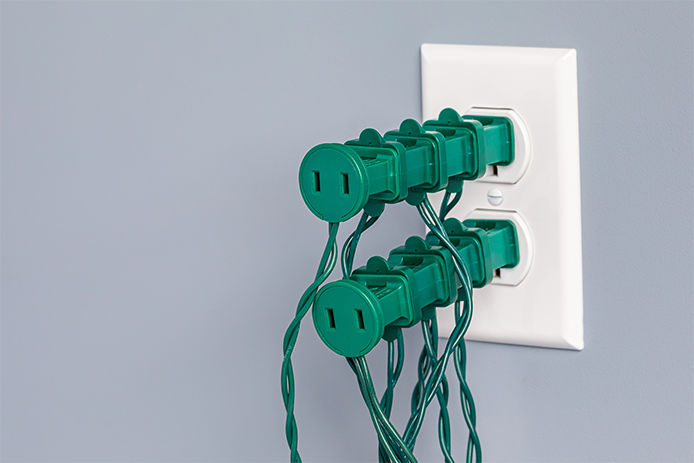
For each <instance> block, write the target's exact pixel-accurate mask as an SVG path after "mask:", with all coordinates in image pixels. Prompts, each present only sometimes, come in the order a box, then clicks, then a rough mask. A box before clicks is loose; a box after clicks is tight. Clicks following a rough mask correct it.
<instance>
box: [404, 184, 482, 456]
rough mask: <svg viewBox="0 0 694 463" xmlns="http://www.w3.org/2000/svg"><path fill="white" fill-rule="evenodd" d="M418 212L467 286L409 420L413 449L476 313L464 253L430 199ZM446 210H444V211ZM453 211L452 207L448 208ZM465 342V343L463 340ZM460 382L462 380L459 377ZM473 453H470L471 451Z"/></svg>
mask: <svg viewBox="0 0 694 463" xmlns="http://www.w3.org/2000/svg"><path fill="white" fill-rule="evenodd" d="M417 209H418V211H419V212H420V215H421V216H422V219H423V220H424V222H425V223H426V225H427V226H428V227H429V229H430V230H431V231H432V232H433V233H434V234H435V235H436V236H437V237H438V238H439V239H440V240H441V242H442V244H443V245H444V246H445V247H447V248H448V249H449V251H451V254H452V255H453V259H454V266H455V270H456V274H457V276H458V278H459V280H460V281H461V283H462V285H463V291H462V292H461V293H462V294H461V298H462V300H463V302H464V303H465V306H464V307H465V310H464V312H463V313H462V314H461V316H460V317H459V318H457V323H456V326H455V328H454V330H453V333H452V334H451V337H450V338H449V340H448V343H447V344H446V348H445V349H444V352H443V354H442V356H441V357H440V359H439V361H438V362H437V364H436V366H435V368H434V369H433V372H432V374H431V375H430V377H429V379H428V381H427V383H426V387H425V394H424V400H422V401H421V403H420V404H419V405H418V407H417V410H416V411H415V413H413V414H412V416H411V417H410V420H409V421H408V424H407V427H406V429H405V433H404V437H405V441H406V443H407V444H408V447H409V448H414V443H415V441H416V437H417V434H418V433H419V430H420V429H421V424H422V421H423V418H424V413H425V410H426V407H427V406H428V404H429V402H430V401H431V399H432V398H433V395H434V394H435V393H436V390H437V389H438V387H439V386H438V385H439V384H440V382H441V380H442V377H443V376H444V372H445V367H446V365H447V362H448V359H449V357H450V355H451V352H453V351H456V350H457V349H458V345H459V344H460V343H461V341H462V339H463V335H464V334H465V332H466V331H467V328H468V326H469V323H470V320H471V316H472V312H471V310H470V309H471V305H470V304H471V301H472V294H471V290H472V284H471V279H470V276H469V271H468V270H467V267H466V266H465V263H464V261H463V260H462V258H461V257H460V254H459V253H458V251H457V249H456V248H455V247H454V246H453V244H452V243H451V242H450V240H449V239H448V236H447V234H446V232H445V230H444V228H443V225H442V224H441V221H440V220H439V218H438V217H437V216H436V214H435V213H434V212H433V209H432V207H431V204H430V203H429V201H428V199H427V198H426V197H425V199H424V201H423V202H422V204H420V205H419V206H418V207H417ZM443 210H444V209H442V211H443ZM448 210H450V207H449V208H448ZM463 342H464V341H463ZM459 379H460V378H459ZM462 379H463V382H462V383H461V386H462V387H463V388H464V389H467V390H468V391H469V388H466V387H465V386H466V385H467V383H466V382H464V375H463V378H462ZM467 398H469V400H471V396H469V394H468V396H467ZM469 412H470V408H469V407H468V406H463V414H464V415H469ZM466 423H467V424H468V429H469V431H470V435H471V436H472V439H473V441H478V439H477V432H476V430H475V427H474V422H473V421H472V420H470V419H469V416H466ZM478 449H479V446H477V447H476V450H478ZM468 453H469V452H468ZM469 456H470V455H469ZM476 456H477V460H478V461H479V460H480V458H481V453H480V452H479V451H478V452H477V455H476Z"/></svg>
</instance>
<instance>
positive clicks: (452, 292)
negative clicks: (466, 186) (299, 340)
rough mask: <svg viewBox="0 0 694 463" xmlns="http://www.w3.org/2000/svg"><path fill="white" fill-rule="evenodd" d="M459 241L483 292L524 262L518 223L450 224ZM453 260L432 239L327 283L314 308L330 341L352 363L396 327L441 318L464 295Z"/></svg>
mask: <svg viewBox="0 0 694 463" xmlns="http://www.w3.org/2000/svg"><path fill="white" fill-rule="evenodd" d="M444 227H445V228H446V230H447V232H448V233H449V236H450V238H451V241H452V242H453V244H454V245H455V247H456V249H457V250H458V252H459V253H460V255H461V257H462V258H463V260H464V262H465V264H466V265H467V267H468V269H470V273H471V275H472V280H473V286H474V287H482V286H484V285H486V284H487V283H488V282H489V281H491V279H492V278H493V275H494V271H495V270H496V269H498V268H502V267H514V266H515V265H517V264H518V237H517V234H516V229H515V226H514V225H513V222H510V221H507V220H470V221H465V222H464V223H461V222H460V221H458V220H456V219H448V220H446V222H445V223H444ZM459 290H460V283H459V282H458V281H457V278H456V274H455V267H454V264H453V256H452V255H451V253H450V251H449V250H448V249H446V248H445V247H443V246H441V245H440V243H439V242H438V239H437V238H436V237H435V236H434V235H431V234H429V235H428V236H427V238H426V240H424V239H422V238H420V237H417V236H413V237H410V238H408V239H407V241H406V242H405V245H404V246H401V247H398V248H396V249H393V250H392V251H391V252H390V255H389V257H388V259H387V260H386V259H384V258H382V257H372V258H371V259H369V260H368V262H367V264H366V266H364V267H361V268H358V269H356V270H355V271H354V272H353V273H352V275H351V276H350V278H349V279H346V280H338V281H335V282H332V283H329V284H327V285H325V286H324V287H323V288H322V289H321V290H320V291H319V292H318V294H317V296H316V300H315V302H314V306H313V323H314V325H315V327H316V331H317V332H318V335H319V336H320V337H321V339H322V340H323V342H324V343H325V344H326V345H327V346H328V347H330V349H332V350H333V351H335V352H336V353H338V354H340V355H343V356H345V357H358V356H360V355H365V354H366V353H368V352H369V351H371V349H373V348H374V346H375V345H376V344H377V343H378V341H379V340H380V339H381V338H382V337H383V336H384V335H385V334H386V332H387V331H388V329H393V328H403V327H409V326H412V325H414V324H415V323H418V322H419V321H421V320H422V319H423V318H428V317H433V316H435V313H434V309H435V308H436V307H446V306H448V305H450V304H452V303H453V302H454V301H455V300H456V299H457V297H458V291H459Z"/></svg>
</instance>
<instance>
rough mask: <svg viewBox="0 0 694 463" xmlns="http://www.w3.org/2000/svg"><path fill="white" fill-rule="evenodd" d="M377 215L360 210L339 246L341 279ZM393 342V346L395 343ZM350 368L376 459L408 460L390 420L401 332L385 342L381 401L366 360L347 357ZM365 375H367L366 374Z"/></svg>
mask: <svg viewBox="0 0 694 463" xmlns="http://www.w3.org/2000/svg"><path fill="white" fill-rule="evenodd" d="M378 217H379V216H373V217H370V216H369V215H368V214H366V213H363V214H362V216H361V218H360V220H359V223H358V224H357V227H356V229H355V230H354V232H352V233H351V234H350V235H349V237H348V238H347V239H346V240H345V243H344V245H343V247H342V259H341V265H342V276H343V278H349V275H350V274H351V272H352V266H353V262H354V257H355V253H356V248H357V244H358V242H359V239H360V238H361V235H362V233H364V232H365V231H366V230H367V229H368V228H370V227H371V226H372V225H373V224H374V223H375V222H376V220H378ZM394 344H395V345H396V346H394ZM396 348H397V353H398V356H397V361H396V360H395V349H396ZM347 360H348V363H349V364H350V367H352V370H353V371H354V373H355V375H356V376H357V380H358V382H359V384H360V390H361V392H362V396H363V397H364V401H365V403H366V405H367V408H368V409H369V413H370V415H371V418H372V421H373V422H374V426H375V428H376V433H377V434H378V437H379V449H378V453H379V461H381V462H390V461H396V462H397V461H402V459H403V458H405V459H409V458H410V456H411V455H410V454H409V450H407V448H406V446H405V445H404V443H403V442H402V438H401V436H400V435H399V434H398V433H397V431H396V430H395V428H394V427H393V426H392V424H391V423H390V421H389V418H390V412H391V408H392V401H393V393H394V389H395V385H396V384H397V381H398V379H399V377H400V373H401V372H402V367H403V364H404V346H403V340H402V333H401V332H398V335H397V338H396V340H395V341H390V342H389V343H388V363H387V370H386V373H387V379H386V390H385V392H384V393H383V396H382V398H381V400H380V402H379V401H378V400H377V399H376V397H375V396H372V395H371V394H372V393H371V392H370V390H371V389H373V387H371V389H369V387H368V386H367V384H368V383H369V381H370V379H369V378H370V376H369V375H367V373H368V364H367V363H366V360H365V359H364V361H363V365H364V366H363V367H361V368H360V367H358V366H357V364H356V363H355V362H354V361H352V360H350V359H347ZM367 376H368V377H367Z"/></svg>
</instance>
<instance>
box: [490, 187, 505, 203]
mask: <svg viewBox="0 0 694 463" xmlns="http://www.w3.org/2000/svg"><path fill="white" fill-rule="evenodd" d="M487 201H489V204H491V205H492V206H498V205H500V204H501V203H503V202H504V195H503V193H501V190H499V189H498V188H491V189H490V190H489V191H488V192H487Z"/></svg>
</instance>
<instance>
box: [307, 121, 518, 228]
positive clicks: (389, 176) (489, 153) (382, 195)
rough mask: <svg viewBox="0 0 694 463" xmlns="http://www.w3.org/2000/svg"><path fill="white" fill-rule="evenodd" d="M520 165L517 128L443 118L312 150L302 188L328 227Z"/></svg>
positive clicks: (409, 123) (405, 124) (364, 134)
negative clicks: (379, 205) (371, 205)
mask: <svg viewBox="0 0 694 463" xmlns="http://www.w3.org/2000/svg"><path fill="white" fill-rule="evenodd" d="M513 159H514V152H513V125H512V123H511V121H510V120H509V119H507V118H505V117H490V116H474V115H466V116H464V117H462V118H461V117H460V115H459V114H458V113H457V112H456V111H455V110H453V109H450V108H449V109H444V110H443V111H441V114H440V115H439V118H438V119H434V120H431V121H426V122H425V123H424V125H423V126H422V125H420V124H419V123H418V122H417V121H415V120H413V119H407V120H405V121H403V122H402V124H400V127H399V128H398V129H397V130H392V131H389V132H386V134H385V135H384V136H381V135H380V134H379V133H378V132H377V131H376V130H374V129H366V130H364V131H363V132H362V133H361V135H360V136H359V138H358V139H356V140H350V141H348V142H346V143H344V144H338V143H325V144H321V145H317V146H315V147H313V148H312V149H311V150H309V152H308V153H307V154H306V156H305V157H304V159H303V161H302V163H301V167H300V168H299V187H300V190H301V195H302V197H303V199H304V202H305V203H306V205H307V206H308V208H309V209H310V210H311V212H313V213H314V214H315V215H316V216H317V217H319V218H320V219H321V220H325V221H327V222H343V221H346V220H348V219H350V218H351V217H353V216H355V215H356V214H358V213H359V211H361V210H362V209H363V208H364V207H365V206H366V204H367V202H368V201H380V202H385V203H396V202H399V201H402V200H403V199H406V198H407V196H408V195H409V193H410V192H435V191H440V190H442V189H444V188H449V189H453V190H456V191H457V190H458V189H459V188H461V187H462V181H463V180H473V179H476V178H479V177H481V176H482V175H484V173H485V171H486V166H487V165H507V164H509V163H511V162H512V161H513Z"/></svg>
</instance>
